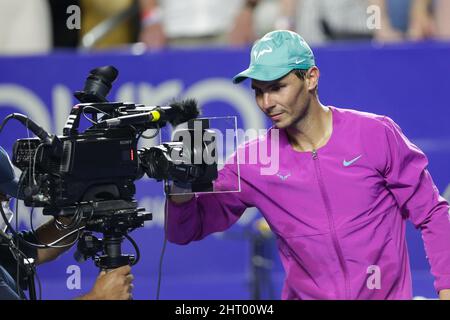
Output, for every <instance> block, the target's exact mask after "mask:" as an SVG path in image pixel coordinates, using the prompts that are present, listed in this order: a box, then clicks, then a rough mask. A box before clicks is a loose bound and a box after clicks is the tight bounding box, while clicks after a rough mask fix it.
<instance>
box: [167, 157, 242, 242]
mask: <svg viewBox="0 0 450 320" xmlns="http://www.w3.org/2000/svg"><path fill="white" fill-rule="evenodd" d="M230 167H231V166H228V165H226V166H225V167H224V168H223V169H222V170H220V171H219V176H218V179H217V180H216V182H215V190H238V189H239V181H238V175H237V174H236V171H235V170H233V169H231V168H230ZM247 207H248V205H246V204H245V203H244V202H243V200H242V194H241V192H225V193H205V194H196V195H195V196H194V198H193V199H192V200H190V201H189V202H186V203H183V204H176V203H174V202H171V201H170V200H169V203H168V217H167V219H168V220H167V221H168V223H167V238H168V240H169V241H170V242H173V243H177V244H187V243H189V242H191V241H194V240H201V239H203V238H204V237H206V236H207V235H209V234H211V233H213V232H219V231H224V230H226V229H228V228H229V227H230V226H231V225H233V224H234V223H235V222H236V221H237V220H238V219H239V217H240V216H241V215H242V213H243V212H244V211H245V209H246V208H247Z"/></svg>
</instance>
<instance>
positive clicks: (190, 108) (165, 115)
mask: <svg viewBox="0 0 450 320" xmlns="http://www.w3.org/2000/svg"><path fill="white" fill-rule="evenodd" d="M199 114H200V111H199V109H198V107H197V102H196V101H195V100H194V99H187V100H184V101H180V102H173V103H171V104H170V105H168V106H162V107H155V108H154V109H152V110H150V111H146V112H144V113H136V114H130V115H126V116H120V117H116V118H112V119H106V120H103V121H100V122H99V123H98V125H100V126H106V127H119V126H120V127H122V126H127V125H138V124H145V123H148V122H154V123H158V122H169V123H170V124H171V125H173V126H177V125H179V124H180V123H183V122H186V121H189V120H191V119H195V118H196V117H197V116H198V115H199Z"/></svg>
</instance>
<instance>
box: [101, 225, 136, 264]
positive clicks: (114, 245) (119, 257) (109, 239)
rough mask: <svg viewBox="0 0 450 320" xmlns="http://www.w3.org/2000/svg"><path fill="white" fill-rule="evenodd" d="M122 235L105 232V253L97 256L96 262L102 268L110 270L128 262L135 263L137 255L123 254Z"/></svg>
mask: <svg viewBox="0 0 450 320" xmlns="http://www.w3.org/2000/svg"><path fill="white" fill-rule="evenodd" d="M122 241H123V236H122V235H118V234H116V235H108V234H105V235H104V238H103V240H102V242H103V248H104V249H103V250H104V253H105V254H104V255H102V256H99V257H95V259H94V262H95V265H96V266H97V267H99V268H100V269H101V270H104V271H108V270H111V269H116V268H119V267H122V266H125V265H127V264H129V265H132V264H134V261H135V257H134V255H132V254H125V255H124V254H122Z"/></svg>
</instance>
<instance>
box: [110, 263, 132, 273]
mask: <svg viewBox="0 0 450 320" xmlns="http://www.w3.org/2000/svg"><path fill="white" fill-rule="evenodd" d="M113 272H115V273H118V274H128V273H130V272H131V267H130V266H129V265H125V266H122V267H119V268H117V269H114V270H113Z"/></svg>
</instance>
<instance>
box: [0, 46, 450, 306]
mask: <svg viewBox="0 0 450 320" xmlns="http://www.w3.org/2000/svg"><path fill="white" fill-rule="evenodd" d="M248 52H249V49H248V48H245V49H239V50H237V49H214V50H212V49H209V50H206V49H199V50H189V51H187V50H186V51H182V50H177V51H172V50H168V51H159V52H154V53H145V54H139V55H138V54H133V53H131V52H124V51H121V52H110V53H95V54H72V53H55V54H52V55H49V56H33V57H11V58H7V57H4V58H0V119H3V118H4V117H5V116H6V115H7V114H9V113H11V112H21V113H25V114H28V115H29V116H30V117H31V118H33V119H34V120H35V121H36V122H38V123H40V124H43V125H44V126H45V127H46V128H47V129H48V130H50V131H51V132H55V133H58V134H61V130H62V126H63V124H64V122H65V118H66V116H67V114H68V112H69V110H70V108H71V107H72V105H73V104H74V103H75V102H76V101H75V99H74V98H73V97H72V96H71V94H72V92H73V91H75V90H80V89H82V88H83V85H84V80H85V78H86V76H87V75H88V72H89V70H90V69H92V68H94V67H97V66H102V65H108V64H111V65H114V66H116V67H117V68H118V69H119V71H120V74H119V78H118V80H116V82H115V83H114V87H113V89H112V92H111V94H110V96H109V98H110V100H111V101H112V100H127V101H135V102H140V103H145V104H149V105H156V104H161V103H164V102H167V101H170V100H171V99H173V98H176V97H178V98H182V97H186V96H187V97H196V98H198V100H199V102H200V105H201V106H202V107H203V114H204V115H206V116H213V115H215V116H224V115H237V116H238V117H239V120H238V125H239V127H241V128H244V129H247V128H250V127H258V128H262V127H266V126H268V125H269V123H268V122H267V120H265V119H264V118H263V116H262V114H261V113H260V112H259V110H258V109H257V107H256V106H255V104H254V102H253V93H252V92H251V90H250V88H249V83H248V82H246V83H243V84H242V85H239V86H235V85H233V84H231V82H230V78H231V77H232V76H233V75H234V74H235V73H237V72H239V71H241V70H242V69H243V68H245V67H246V65H247V63H248ZM315 52H316V61H317V64H318V66H319V68H320V70H321V80H320V86H319V95H320V98H321V101H322V102H323V103H324V104H330V105H334V106H337V107H345V108H355V109H359V110H363V111H369V112H375V113H381V114H386V115H388V116H390V117H391V118H393V119H394V120H395V121H396V122H397V123H398V124H399V125H400V126H401V127H402V129H403V131H404V132H405V133H406V135H407V136H408V137H409V138H410V139H411V140H413V142H415V143H416V144H417V145H418V146H419V147H421V148H422V149H423V150H424V151H425V152H426V154H427V155H428V157H429V160H430V165H429V170H430V172H431V174H432V175H433V178H434V180H435V183H436V184H437V186H438V188H439V190H440V191H441V193H444V192H445V190H446V188H447V186H449V184H450V169H449V159H450V131H449V130H448V128H449V126H448V123H449V120H450V103H449V98H448V97H449V94H448V92H449V89H450V44H444V43H422V44H404V45H393V46H386V47H374V46H372V45H370V44H356V45H355V44H352V45H336V46H331V47H323V48H316V50H315ZM26 136H27V132H26V130H24V129H23V128H22V127H21V126H19V125H18V124H16V123H12V122H11V123H9V124H8V125H7V126H6V128H5V130H4V131H3V132H2V133H1V134H0V141H1V145H2V146H3V147H5V148H6V149H7V150H8V151H10V150H11V146H12V144H13V143H14V140H15V139H17V138H23V137H26ZM137 187H138V192H137V199H138V200H139V201H140V205H141V206H145V207H146V208H147V209H148V210H149V211H151V212H153V215H154V220H153V221H151V222H148V223H146V227H145V228H141V229H139V230H136V231H135V232H133V233H132V234H131V235H132V236H133V237H134V239H135V240H136V241H137V243H138V244H139V246H140V249H141V261H140V263H139V264H138V265H137V266H135V267H134V274H135V277H136V281H135V294H134V296H135V298H137V299H154V297H155V295H156V284H157V273H158V264H159V256H160V251H161V248H162V243H163V232H162V224H163V207H162V205H163V198H162V194H163V193H162V186H161V184H160V183H157V182H155V181H152V180H149V179H142V180H140V181H139V182H138V183H137ZM20 212H21V217H22V219H23V224H24V225H27V223H28V218H27V214H28V213H27V212H28V211H27V209H26V208H23V207H21V209H20ZM258 217H259V214H258V213H257V212H256V211H255V210H253V211H251V210H250V211H249V212H247V213H245V214H244V216H243V217H242V219H241V220H240V221H239V223H238V224H237V225H235V226H234V227H233V228H232V229H231V230H230V231H228V232H226V233H224V234H219V235H213V236H210V237H208V238H207V239H205V240H203V241H201V242H197V243H193V244H190V245H188V246H176V245H172V244H169V245H168V246H167V250H166V253H165V258H164V268H163V280H162V289H161V298H162V299H249V298H251V293H250V292H251V291H250V279H251V277H250V275H251V273H250V249H251V246H250V241H249V238H248V234H249V232H250V234H251V232H252V223H253V221H254V220H255V219H257V218H258ZM34 220H36V221H39V220H41V221H42V216H41V215H40V214H37V215H36V216H35V218H34ZM37 223H39V222H37ZM407 236H408V245H409V250H410V257H411V265H412V268H413V270H414V272H413V280H414V293H415V295H421V296H428V297H435V293H434V290H433V286H432V281H433V279H432V277H431V276H430V275H429V272H428V270H429V266H428V264H427V262H426V259H425V256H424V251H423V245H422V242H421V238H420V233H419V232H417V231H416V230H414V229H413V228H412V227H411V226H409V228H408V235H407ZM125 248H129V246H128V245H125ZM272 249H273V248H272ZM71 252H73V250H71ZM129 252H132V250H131V248H130V249H129ZM272 254H273V258H274V259H275V264H274V269H273V273H272V280H273V290H274V296H275V298H279V296H280V290H281V282H282V278H283V273H282V268H281V266H280V264H279V261H278V256H277V254H276V252H275V251H274V250H272ZM70 265H78V264H77V263H75V261H74V259H73V257H72V255H71V253H69V254H66V255H65V256H63V257H61V258H59V259H58V260H57V261H56V262H54V263H51V264H48V265H45V266H42V267H40V272H39V276H40V279H41V282H42V285H43V291H42V292H43V298H44V299H67V298H70V297H74V296H77V295H79V294H81V293H84V292H86V291H87V290H88V289H89V288H90V287H91V285H92V283H93V281H94V278H95V275H96V272H97V270H96V268H95V267H94V266H93V263H92V262H91V261H88V262H85V263H84V264H80V265H79V266H80V267H81V274H82V281H81V289H72V290H69V289H68V288H67V285H66V280H67V278H68V277H69V274H67V273H66V271H67V267H68V266H70ZM266 297H270V296H267V295H266Z"/></svg>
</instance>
